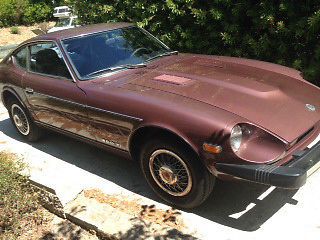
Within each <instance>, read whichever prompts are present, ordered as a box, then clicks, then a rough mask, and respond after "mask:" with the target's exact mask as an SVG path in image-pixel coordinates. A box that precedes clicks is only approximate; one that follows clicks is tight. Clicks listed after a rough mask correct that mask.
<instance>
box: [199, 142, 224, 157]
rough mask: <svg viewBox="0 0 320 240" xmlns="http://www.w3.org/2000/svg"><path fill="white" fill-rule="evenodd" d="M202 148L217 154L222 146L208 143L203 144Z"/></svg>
mask: <svg viewBox="0 0 320 240" xmlns="http://www.w3.org/2000/svg"><path fill="white" fill-rule="evenodd" d="M203 150H204V151H206V152H208V153H213V154H219V153H221V152H222V147H221V146H219V145H213V144H210V143H204V144H203Z"/></svg>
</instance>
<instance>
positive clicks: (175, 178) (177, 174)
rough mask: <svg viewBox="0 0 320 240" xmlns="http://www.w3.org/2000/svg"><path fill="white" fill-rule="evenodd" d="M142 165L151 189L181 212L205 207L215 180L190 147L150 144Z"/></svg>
mask: <svg viewBox="0 0 320 240" xmlns="http://www.w3.org/2000/svg"><path fill="white" fill-rule="evenodd" d="M140 165H141V169H142V171H143V173H144V176H145V178H146V180H147V182H148V183H149V185H150V186H151V187H152V189H153V190H154V191H155V192H156V193H157V194H158V195H159V196H160V197H161V198H162V199H164V200H165V201H167V202H169V203H171V204H173V205H175V206H178V207H182V208H193V207H196V206H198V205H200V204H201V203H203V202H204V201H205V200H206V199H207V197H208V196H209V195H210V193H211V192H212V189H213V186H214V183H215V177H214V176H213V175H212V174H210V173H209V172H208V170H207V169H206V168H205V167H204V166H203V164H202V163H201V161H200V159H199V158H198V157H197V155H196V154H195V153H194V152H193V151H192V150H190V148H189V147H187V146H185V144H182V143H177V142H173V141H169V140H168V139H159V140H152V141H149V142H147V143H146V144H145V145H144V147H143V149H142V151H141V156H140Z"/></svg>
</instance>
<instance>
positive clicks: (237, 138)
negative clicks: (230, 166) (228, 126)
mask: <svg viewBox="0 0 320 240" xmlns="http://www.w3.org/2000/svg"><path fill="white" fill-rule="evenodd" d="M241 142H242V129H241V127H240V126H239V125H236V126H234V127H233V128H232V130H231V135H230V145H231V148H232V150H233V151H234V152H237V151H238V150H239V148H240V146H241Z"/></svg>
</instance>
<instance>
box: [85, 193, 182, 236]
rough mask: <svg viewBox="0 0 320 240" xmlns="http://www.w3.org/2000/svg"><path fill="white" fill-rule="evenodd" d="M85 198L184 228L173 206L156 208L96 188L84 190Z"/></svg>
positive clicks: (137, 215)
mask: <svg viewBox="0 0 320 240" xmlns="http://www.w3.org/2000/svg"><path fill="white" fill-rule="evenodd" d="M84 196H85V197H86V198H91V199H95V200H97V201H98V202H100V203H106V204H109V205H111V206H112V207H114V208H116V209H119V210H120V211H122V212H125V213H127V214H130V215H134V216H135V217H138V218H140V219H143V220H146V221H148V222H153V223H157V224H160V225H162V226H167V227H174V228H176V229H178V230H182V229H184V228H185V225H184V223H183V221H182V220H181V219H180V218H179V215H181V213H180V212H179V211H177V210H176V209H174V208H171V209H168V210H162V209H157V208H156V207H155V205H140V204H138V203H137V202H135V201H130V200H126V199H124V198H123V197H120V196H111V195H107V194H105V193H103V192H102V191H100V190H98V189H90V190H85V191H84Z"/></svg>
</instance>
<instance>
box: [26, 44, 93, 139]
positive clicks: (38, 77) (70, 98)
mask: <svg viewBox="0 0 320 240" xmlns="http://www.w3.org/2000/svg"><path fill="white" fill-rule="evenodd" d="M22 82H23V87H24V90H25V94H26V98H27V101H28V103H29V105H30V108H31V110H32V112H33V115H34V116H35V119H36V121H38V122H40V123H42V124H44V125H47V126H50V127H54V128H58V129H61V130H64V131H67V132H70V133H74V134H78V135H81V136H83V137H86V138H93V136H92V135H91V133H90V126H89V122H88V116H87V112H86V95H85V93H84V92H83V91H82V90H81V89H80V88H79V87H78V85H77V83H76V82H75V81H73V79H72V77H71V75H70V72H69V70H68V68H67V66H66V63H65V61H64V59H63V57H62V54H61V52H60V50H59V48H58V46H57V45H56V44H55V43H54V42H51V41H46V42H39V43H35V44H32V45H29V56H28V71H27V72H26V74H25V75H24V77H23V81H22Z"/></svg>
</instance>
